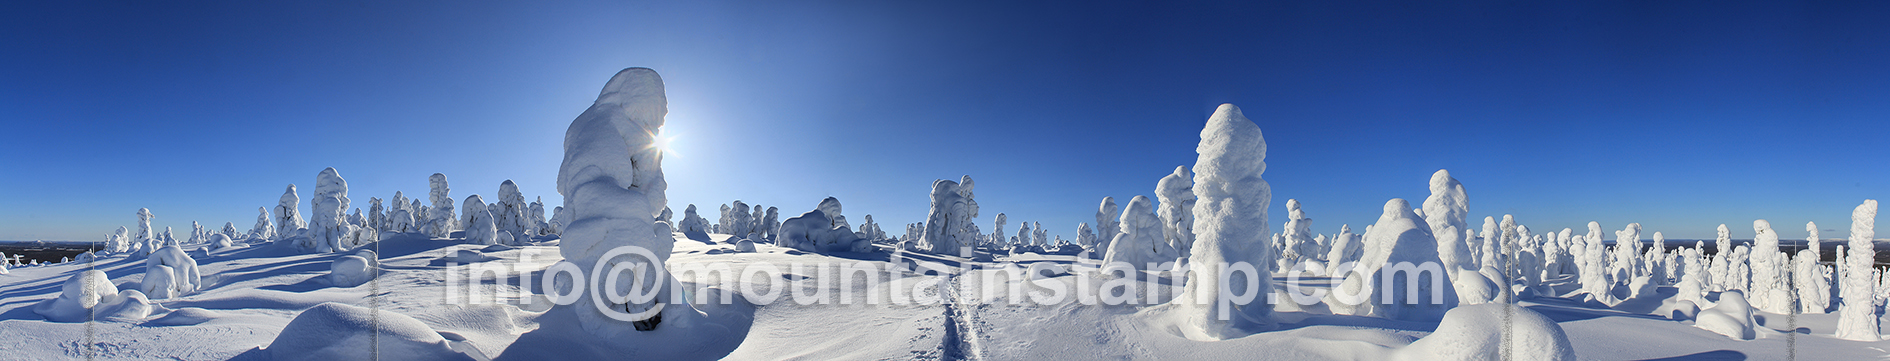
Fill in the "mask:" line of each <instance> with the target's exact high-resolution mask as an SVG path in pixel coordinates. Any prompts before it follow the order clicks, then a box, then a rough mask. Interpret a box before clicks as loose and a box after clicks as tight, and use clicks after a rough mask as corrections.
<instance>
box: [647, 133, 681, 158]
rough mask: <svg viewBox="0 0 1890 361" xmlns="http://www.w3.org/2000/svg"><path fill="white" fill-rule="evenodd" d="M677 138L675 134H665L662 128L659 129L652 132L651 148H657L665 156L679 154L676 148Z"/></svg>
mask: <svg viewBox="0 0 1890 361" xmlns="http://www.w3.org/2000/svg"><path fill="white" fill-rule="evenodd" d="M676 138H677V137H676V136H675V135H669V134H664V132H663V130H662V129H657V131H656V133H651V134H650V140H651V142H650V148H654V149H656V151H657V152H659V153H661V154H662V155H663V156H664V157H671V156H678V155H679V154H676V149H675V148H674V145H675V144H676Z"/></svg>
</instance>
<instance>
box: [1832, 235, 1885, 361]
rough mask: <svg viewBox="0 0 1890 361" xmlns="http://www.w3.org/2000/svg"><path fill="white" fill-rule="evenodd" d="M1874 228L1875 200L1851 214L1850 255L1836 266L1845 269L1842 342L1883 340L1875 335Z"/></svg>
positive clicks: (1839, 333) (1840, 314) (1840, 310)
mask: <svg viewBox="0 0 1890 361" xmlns="http://www.w3.org/2000/svg"><path fill="white" fill-rule="evenodd" d="M1876 227H1877V200H1875V199H1866V200H1864V204H1860V205H1858V206H1857V209H1854V210H1852V211H1851V242H1850V254H1849V255H1847V256H1846V257H1845V258H1844V259H1841V260H1839V263H1838V266H1839V267H1843V268H1844V273H1843V281H1842V283H1841V284H1840V285H1839V286H1838V295H1839V299H1838V325H1837V337H1838V338H1841V339H1846V340H1854V341H1871V342H1875V341H1880V340H1882V339H1883V337H1882V336H1880V335H1878V334H1877V332H1878V331H1877V320H1878V317H1877V307H1876V297H1877V296H1876V294H1877V289H1876V288H1877V283H1878V282H1877V280H1875V279H1873V278H1874V277H1873V275H1872V272H1873V270H1874V269H1875V268H1876V267H1874V264H1875V263H1876V255H1877V248H1876V245H1874V244H1872V243H1871V242H1872V240H1873V239H1874V238H1876V236H1877V231H1876Z"/></svg>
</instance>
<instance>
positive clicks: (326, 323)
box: [265, 256, 473, 361]
mask: <svg viewBox="0 0 1890 361" xmlns="http://www.w3.org/2000/svg"><path fill="white" fill-rule="evenodd" d="M349 257H353V256H349ZM265 351H267V352H268V353H269V356H270V357H271V359H273V360H276V361H295V360H366V359H372V358H375V357H377V356H378V357H379V358H380V359H384V360H470V359H473V358H471V357H468V356H467V355H466V354H462V353H459V352H458V351H454V350H453V348H452V346H451V345H450V344H449V343H448V342H447V340H446V338H445V337H441V336H440V333H439V332H438V331H434V330H433V328H431V327H427V325H426V324H425V323H421V322H420V320H416V319H414V318H413V317H408V316H407V315H402V314H399V313H394V312H389V311H383V310H375V309H369V308H365V307H358V306H350V305H344V304H339V303H332V302H330V303H323V304H320V305H315V307H312V308H309V309H308V310H305V311H302V313H301V314H299V315H296V316H295V319H294V320H291V321H289V325H288V326H285V327H283V328H282V332H281V333H279V334H277V335H276V339H275V341H273V342H270V343H269V348H267V349H265Z"/></svg>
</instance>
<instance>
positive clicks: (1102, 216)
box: [1095, 197, 1122, 253]
mask: <svg viewBox="0 0 1890 361" xmlns="http://www.w3.org/2000/svg"><path fill="white" fill-rule="evenodd" d="M1121 216H1122V209H1121V208H1117V207H1116V197H1103V199H1102V204H1101V205H1099V206H1097V207H1096V241H1097V242H1100V243H1102V244H1098V245H1096V247H1095V248H1096V249H1097V250H1098V251H1101V250H1106V249H1109V244H1108V243H1109V240H1110V239H1112V238H1114V237H1115V236H1114V234H1115V232H1116V230H1118V229H1122V226H1121V225H1118V224H1116V218H1118V217H1121ZM1098 253H1100V252H1098Z"/></svg>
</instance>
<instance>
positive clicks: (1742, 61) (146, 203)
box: [0, 1, 1890, 240]
mask: <svg viewBox="0 0 1890 361" xmlns="http://www.w3.org/2000/svg"><path fill="white" fill-rule="evenodd" d="M1885 18H1890V4H1885V3H1881V2H1875V3H1843V2H1818V3H1786V4H1775V3H1737V2H1719V1H1705V2H1674V1H1662V2H1645V1H1595V2H1432V1H1388V2H1352V1H1329V2H1327V1H1322V2H1309V3H1257V2H1239V4H1236V5H1229V4H1203V3H1197V2H1144V1H1134V2H1071V3H1045V4H1023V3H1021V2H1012V1H841V2H821V1H808V2H801V1H796V2H767V1H756V2H726V1H690V2H662V3H657V2H598V3H589V2H562V1H553V2H531V3H529V4H519V3H508V2H446V1H436V2H392V3H390V4H384V3H382V2H366V1H322V2H253V1H231V2H222V3H214V4H197V5H170V4H162V5H160V4H147V3H142V2H119V1H111V2H102V1H74V2H44V3H35V2H9V3H6V4H4V5H0V48H3V49H5V52H4V56H0V124H4V126H3V128H0V129H4V131H0V174H3V175H0V189H4V190H5V191H4V193H0V239H16V240H17V239H40V238H44V239H77V240H97V239H102V237H103V235H104V234H106V233H108V232H110V231H112V230H114V229H116V228H117V227H119V226H132V225H133V223H134V222H135V221H136V217H135V216H133V213H134V212H135V211H136V210H137V209H138V208H139V207H149V208H151V209H152V211H153V212H154V213H156V214H157V215H158V217H159V218H158V219H157V222H156V225H157V226H159V227H160V228H161V227H164V226H170V227H174V228H176V229H177V230H178V231H180V232H181V231H186V230H187V228H188V227H189V224H190V221H193V220H195V221H201V222H204V223H206V224H207V227H213V228H214V227H221V225H222V224H223V223H224V222H234V223H235V224H236V226H237V227H238V228H239V229H244V230H247V229H248V228H249V227H250V226H251V225H252V224H253V223H254V221H255V217H256V213H255V212H256V211H255V209H256V208H257V207H261V206H271V207H273V206H274V205H275V204H276V199H277V197H279V196H280V195H281V194H282V191H283V188H284V186H285V185H287V184H291V183H293V184H297V185H298V186H300V187H301V191H302V197H303V198H304V199H305V200H306V199H307V197H308V195H309V194H310V192H311V191H313V189H312V184H313V181H314V179H315V175H316V173H317V172H319V171H321V170H322V168H324V167H331V166H332V167H336V168H337V169H338V170H340V172H341V174H342V176H343V177H345V178H346V179H347V180H348V182H349V185H350V188H351V192H350V197H351V198H352V199H353V200H354V204H356V205H360V206H363V207H365V206H366V204H367V198H368V197H370V196H374V197H381V198H383V199H385V198H391V197H392V195H393V194H394V192H395V191H405V192H406V194H407V195H408V196H409V197H415V196H418V197H424V194H425V192H426V190H427V183H426V178H427V175H429V174H432V173H435V172H442V173H445V174H447V175H448V177H449V178H450V179H451V183H452V188H453V196H454V197H456V198H460V199H463V198H464V197H465V196H468V195H472V194H480V195H482V196H485V197H487V198H488V199H490V197H492V195H493V194H494V193H496V191H497V189H498V185H499V183H500V182H501V181H503V180H506V179H512V180H515V181H517V182H518V184H519V186H520V189H521V190H522V191H524V193H525V194H526V196H527V198H531V197H543V198H544V199H545V201H546V203H547V204H550V205H556V204H558V203H559V202H560V200H561V197H560V196H558V195H557V194H556V192H555V191H554V188H553V183H554V182H555V175H556V171H557V167H558V163H559V161H560V159H561V158H560V154H561V152H562V144H561V142H562V139H563V133H564V130H565V127H566V126H567V125H568V124H569V123H570V121H571V119H573V118H574V117H576V116H577V115H578V114H579V113H581V112H582V111H583V110H584V108H585V107H587V106H588V105H589V104H590V102H591V101H592V100H594V99H595V97H596V92H597V91H598V89H599V88H601V87H602V86H603V83H604V81H605V80H607V79H608V77H609V76H610V75H611V74H614V73H615V72H616V71H617V70H619V69H622V68H625V67H632V66H642V67H651V68H654V69H656V70H657V71H658V72H660V73H661V74H662V75H663V77H664V80H665V81H666V82H667V87H668V91H669V99H670V102H671V103H670V114H669V117H668V122H669V125H668V126H667V127H666V128H665V132H666V133H668V134H669V135H671V136H674V137H676V141H675V143H674V144H673V148H674V150H675V153H676V154H674V155H672V156H671V157H669V158H668V159H666V161H665V164H664V166H665V167H664V168H665V172H666V173H667V175H668V178H669V182H670V193H669V199H670V200H671V202H673V203H672V204H671V205H672V206H673V207H674V208H675V209H676V210H677V212H678V213H679V214H680V213H681V209H682V208H683V207H684V206H685V205H686V204H689V203H694V204H697V205H698V206H700V207H702V208H703V209H705V210H707V211H708V212H707V213H708V214H707V215H706V216H708V217H709V218H710V219H711V220H713V219H714V217H715V215H714V213H715V211H714V210H715V209H716V208H717V206H718V205H720V204H723V203H727V202H728V201H730V200H734V199H741V200H743V201H745V202H747V203H750V204H757V203H758V204H763V205H768V206H777V207H780V208H782V210H783V213H788V214H799V213H800V212H805V211H808V210H812V209H813V207H814V205H815V204H816V203H818V202H819V200H820V199H821V198H824V197H827V196H836V197H839V198H840V200H841V201H842V203H843V204H844V205H845V210H846V212H845V214H847V215H848V216H849V217H848V218H849V219H851V220H853V222H854V223H855V224H858V223H859V222H860V221H861V220H862V219H861V216H863V215H866V214H872V215H874V218H876V219H877V220H878V221H879V222H880V223H882V224H884V228H886V229H887V230H888V231H889V232H895V233H896V232H900V231H902V230H903V227H901V224H903V223H907V222H917V221H920V220H921V219H922V218H923V217H924V215H925V214H924V213H925V211H926V202H927V192H928V191H929V189H930V182H931V181H932V180H934V179H941V178H943V179H956V178H957V177H958V176H960V175H965V174H969V175H971V176H972V177H973V178H974V179H976V180H977V182H978V189H977V196H978V202H979V204H980V205H981V206H982V212H981V216H982V217H981V218H982V221H981V222H980V224H981V226H982V227H983V228H985V231H987V232H988V231H990V227H991V226H990V219H991V218H992V217H993V216H994V215H996V214H998V213H1000V212H1003V213H1007V214H1008V218H1009V219H1010V220H1011V225H1010V229H1008V230H1007V233H1015V232H1016V230H1015V227H1016V224H1017V223H1018V221H1039V222H1042V223H1043V224H1044V225H1045V226H1046V227H1048V228H1049V229H1050V230H1051V233H1052V234H1057V235H1062V236H1064V237H1065V238H1073V237H1074V233H1075V227H1076V224H1077V222H1093V221H1094V219H1093V214H1094V212H1095V209H1096V204H1097V202H1098V201H1099V200H1100V199H1101V198H1102V197H1103V196H1114V197H1116V198H1117V199H1118V200H1119V202H1122V203H1126V202H1127V199H1128V198H1130V197H1132V196H1134V195H1138V194H1142V195H1152V194H1153V189H1154V187H1155V183H1156V181H1157V180H1159V179H1160V178H1161V177H1162V176H1163V175H1165V174H1167V173H1168V172H1169V171H1171V170H1172V169H1173V168H1174V167H1175V166H1176V165H1191V164H1193V162H1194V152H1193V150H1194V145H1195V143H1196V142H1197V141H1198V134H1199V131H1200V129H1201V126H1202V125H1204V124H1205V121H1206V119H1207V116H1208V115H1209V113H1211V112H1212V111H1213V109H1214V107H1215V106H1216V105H1218V104H1220V103H1234V104H1236V105H1239V106H1241V107H1242V108H1243V109H1244V110H1245V112H1246V114H1247V115H1248V116H1249V117H1250V118H1252V119H1253V120H1254V121H1255V122H1256V123H1258V124H1259V125H1260V127H1261V128H1262V129H1263V130H1264V132H1265V134H1266V137H1267V140H1268V143H1269V154H1268V157H1267V161H1268V165H1269V167H1268V169H1267V172H1266V174H1265V178H1266V179H1267V180H1268V181H1269V182H1271V183H1272V186H1273V191H1274V202H1273V206H1272V209H1271V210H1270V213H1271V214H1272V216H1271V218H1270V219H1271V221H1272V222H1273V223H1274V224H1273V228H1274V230H1275V231H1277V230H1278V228H1279V223H1283V222H1284V221H1285V210H1284V206H1283V204H1284V203H1285V201H1286V199H1288V198H1296V199H1299V200H1300V201H1301V202H1302V203H1304V204H1305V209H1306V211H1307V212H1308V214H1309V215H1310V216H1311V217H1313V219H1314V221H1313V225H1314V230H1315V231H1316V232H1319V233H1328V234H1329V233H1334V232H1337V231H1338V226H1339V224H1342V223H1349V224H1351V225H1353V227H1354V228H1355V229H1358V230H1361V231H1362V229H1363V228H1364V225H1366V224H1370V223H1372V222H1374V221H1375V220H1376V219H1377V217H1378V213H1379V210H1380V208H1381V206H1382V205H1383V204H1384V202H1385V201H1386V200H1388V199H1390V198H1405V199H1409V200H1412V201H1413V202H1420V201H1421V200H1422V199H1423V198H1424V197H1425V196H1426V195H1428V191H1427V190H1426V181H1427V180H1428V178H1429V176H1430V174H1431V172H1433V171H1436V170H1437V169H1440V168H1443V169H1450V170H1451V172H1452V173H1453V174H1455V175H1456V177H1457V178H1458V179H1460V180H1462V181H1463V182H1464V184H1465V187H1466V188H1467V190H1468V192H1469V195H1470V210H1471V213H1472V214H1473V215H1475V216H1476V217H1477V218H1481V217H1483V216H1497V217H1498V218H1500V217H1501V215H1502V214H1506V213H1509V214H1515V215H1516V217H1517V219H1518V221H1519V222H1520V223H1522V224H1526V225H1529V226H1531V228H1532V229H1536V230H1537V231H1539V232H1540V231H1547V230H1560V229H1561V228H1564V227H1571V228H1576V229H1577V230H1578V231H1577V233H1583V232H1585V231H1583V230H1582V228H1581V227H1583V225H1584V224H1586V223H1587V222H1588V221H1599V222H1601V224H1602V226H1603V227H1604V228H1608V229H1610V230H1613V229H1620V228H1621V227H1623V226H1624V225H1625V224H1626V223H1628V222H1640V223H1641V224H1643V225H1644V226H1645V227H1646V230H1647V233H1648V234H1649V235H1651V233H1652V232H1654V231H1662V232H1665V233H1666V234H1667V235H1668V237H1669V238H1710V237H1712V233H1713V227H1714V226H1716V225H1718V224H1720V223H1725V224H1728V225H1729V226H1730V227H1731V228H1732V229H1733V230H1734V232H1733V234H1734V236H1735V238H1748V237H1750V236H1751V233H1752V231H1751V227H1750V224H1751V222H1752V220H1754V219H1768V220H1771V221H1772V223H1773V224H1774V226H1775V227H1776V228H1778V229H1781V230H1783V231H1782V232H1781V233H1782V234H1783V235H1784V237H1785V238H1788V239H1798V238H1802V237H1803V236H1804V234H1803V231H1802V224H1803V223H1804V222H1806V221H1817V222H1818V223H1819V224H1820V225H1821V227H1820V228H1823V229H1829V230H1832V231H1826V232H1824V234H1823V236H1824V237H1825V238H1840V237H1844V236H1845V235H1846V234H1847V233H1848V228H1849V225H1850V221H1849V212H1850V210H1851V208H1852V207H1854V206H1856V205H1857V204H1858V203H1859V202H1861V201H1862V200H1863V199H1866V198H1883V197H1884V196H1885V195H1886V194H1890V166H1886V164H1890V162H1886V157H1885V156H1886V155H1890V151H1886V148H1885V144H1890V143H1887V142H1886V141H1890V139H1886V138H1887V137H1886V136H1887V135H1890V125H1886V123H1890V122H1886V120H1890V119H1886V118H1890V66H1885V64H1890V27H1887V26H1886V25H1884V24H1885V23H1884V22H1882V21H1881V20H1882V19H1885ZM303 208H304V209H305V211H306V208H307V204H306V203H304V205H303ZM1473 222H1475V221H1473ZM1610 238H1612V235H1610Z"/></svg>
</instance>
